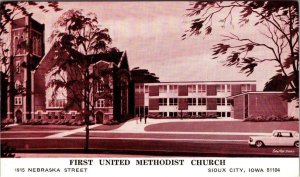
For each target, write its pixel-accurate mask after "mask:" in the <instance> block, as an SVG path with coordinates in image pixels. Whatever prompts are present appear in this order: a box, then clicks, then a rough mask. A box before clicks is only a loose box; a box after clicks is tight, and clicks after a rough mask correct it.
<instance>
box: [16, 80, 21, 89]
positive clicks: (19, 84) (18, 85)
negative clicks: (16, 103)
mask: <svg viewBox="0 0 300 177" xmlns="http://www.w3.org/2000/svg"><path fill="white" fill-rule="evenodd" d="M15 88H16V89H19V88H21V82H20V81H19V80H17V81H16V83H15Z"/></svg>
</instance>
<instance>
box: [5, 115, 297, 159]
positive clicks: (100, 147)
mask: <svg viewBox="0 0 300 177" xmlns="http://www.w3.org/2000/svg"><path fill="white" fill-rule="evenodd" d="M216 124H220V125H218V126H223V129H220V130H221V131H214V130H211V129H212V125H216ZM247 124H248V125H247ZM182 125H184V127H182ZM241 125H247V127H249V126H254V127H256V128H257V130H258V131H256V129H253V131H251V129H248V130H246V131H244V130H245V129H242V128H240V129H238V128H235V127H236V126H241ZM210 126H211V127H210ZM265 126H266V127H270V126H268V125H265ZM272 126H273V127H274V128H278V127H279V128H280V127H284V126H286V128H290V129H292V130H294V129H295V128H298V122H292V123H290V122H286V123H283V122H279V123H275V124H273V123H272ZM276 126H277V127H276ZM207 127H210V129H207ZM226 127H229V128H226ZM224 129H225V130H226V131H223V130H224ZM263 129H264V128H263V127H261V126H257V124H254V123H249V122H241V121H240V120H235V119H221V120H220V119H203V120H202V119H201V120H199V119H194V120H193V119H188V120H187V119H186V120H180V119H147V123H146V124H145V122H144V120H142V122H140V120H139V118H135V119H131V120H129V121H127V122H126V123H124V124H122V125H113V126H108V125H99V124H97V125H91V126H90V141H89V147H90V149H91V151H92V152H101V153H102V152H108V153H121V154H130V153H134V154H142V155H151V154H153V155H156V154H158V155H191V156H197V155H199V156H295V157H296V156H298V154H299V150H298V148H294V147H279V148H278V147H265V148H253V147H249V146H248V143H247V141H248V139H249V135H269V134H270V133H271V131H270V130H269V129H266V131H262V130H263ZM172 130H174V131H172ZM186 130H188V131H186ZM217 130H218V129H217ZM230 130H232V131H230ZM237 130H240V131H237ZM1 139H2V142H7V143H8V144H9V146H11V147H14V148H16V149H17V152H39V153H41V152H51V153H53V152H64V153H66V152H72V153H76V152H81V151H82V150H83V147H84V144H85V127H84V126H80V127H78V126H77V127H72V126H64V125H15V126H11V127H9V130H7V131H2V132H1ZM278 149H279V150H281V151H277V150H278ZM275 152H280V153H275Z"/></svg>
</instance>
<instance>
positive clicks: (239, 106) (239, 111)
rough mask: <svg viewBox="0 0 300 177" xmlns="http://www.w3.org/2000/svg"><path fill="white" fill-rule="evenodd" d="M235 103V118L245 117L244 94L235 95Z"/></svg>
mask: <svg viewBox="0 0 300 177" xmlns="http://www.w3.org/2000/svg"><path fill="white" fill-rule="evenodd" d="M233 104H234V106H233V118H235V119H244V95H240V96H237V97H235V98H234V99H233Z"/></svg>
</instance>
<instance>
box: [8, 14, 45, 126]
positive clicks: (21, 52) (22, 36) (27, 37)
mask: <svg viewBox="0 0 300 177" xmlns="http://www.w3.org/2000/svg"><path fill="white" fill-rule="evenodd" d="M44 30H45V26H44V24H40V23H38V22H37V21H35V20H34V19H32V17H31V15H29V16H26V17H22V18H19V19H16V20H14V21H13V22H12V23H11V50H10V52H11V57H10V63H13V67H12V69H11V70H10V78H9V79H10V84H9V89H11V90H12V89H13V88H16V91H15V92H13V93H12V94H13V95H10V94H8V104H7V105H8V109H7V111H8V116H9V117H11V118H14V119H15V121H16V122H18V123H20V122H25V121H26V120H29V119H31V112H32V104H31V103H32V71H33V70H34V69H35V68H36V66H37V65H38V63H39V62H40V60H41V59H42V57H43V56H44V52H45V48H44V46H45V45H44ZM11 81H13V82H11Z"/></svg>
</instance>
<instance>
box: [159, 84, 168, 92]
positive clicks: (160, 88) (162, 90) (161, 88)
mask: <svg viewBox="0 0 300 177" xmlns="http://www.w3.org/2000/svg"><path fill="white" fill-rule="evenodd" d="M166 92H167V86H166V85H160V86H159V93H166Z"/></svg>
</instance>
